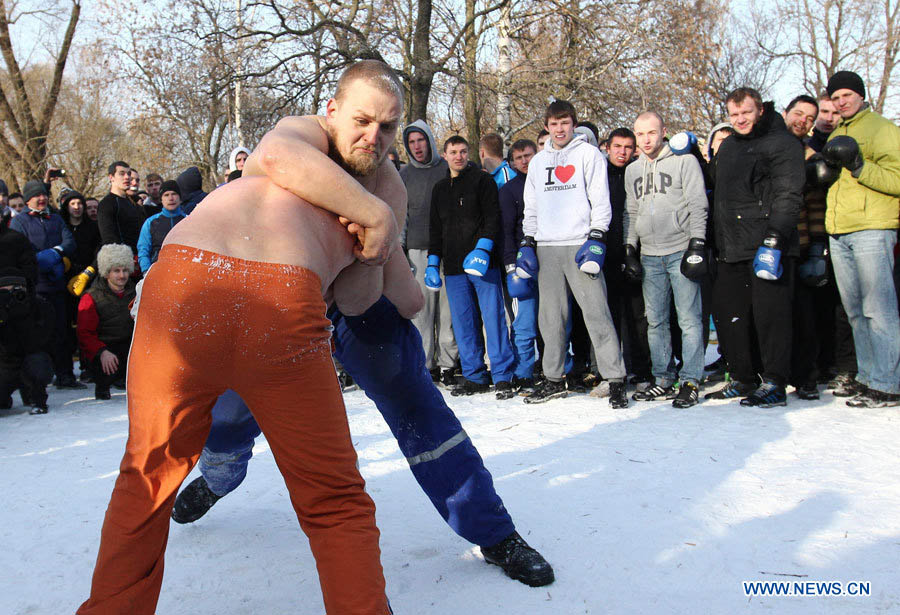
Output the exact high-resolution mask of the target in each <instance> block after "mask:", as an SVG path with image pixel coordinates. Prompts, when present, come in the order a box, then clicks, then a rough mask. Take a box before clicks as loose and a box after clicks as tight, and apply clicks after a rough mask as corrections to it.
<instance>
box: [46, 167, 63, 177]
mask: <svg viewBox="0 0 900 615" xmlns="http://www.w3.org/2000/svg"><path fill="white" fill-rule="evenodd" d="M65 176H66V170H65V169H52V170H51V171H50V173H48V174H47V177H48V178H50V179H53V178H55V177H65Z"/></svg>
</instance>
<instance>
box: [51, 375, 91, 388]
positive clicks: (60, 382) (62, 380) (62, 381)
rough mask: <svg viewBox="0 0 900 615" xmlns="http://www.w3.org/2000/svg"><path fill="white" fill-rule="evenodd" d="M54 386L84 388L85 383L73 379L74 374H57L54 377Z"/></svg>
mask: <svg viewBox="0 0 900 615" xmlns="http://www.w3.org/2000/svg"><path fill="white" fill-rule="evenodd" d="M56 388H57V389H86V388H87V385H86V384H82V383H81V382H78V381H77V380H75V376H73V375H66V376H57V377H56Z"/></svg>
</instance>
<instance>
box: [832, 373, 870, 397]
mask: <svg viewBox="0 0 900 615" xmlns="http://www.w3.org/2000/svg"><path fill="white" fill-rule="evenodd" d="M832 383H833V384H834V386H831V385H832ZM826 388H831V393H832V395H834V396H835V397H854V396H856V395H859V394H860V393H864V392H865V390H866V387H864V386H863V385H862V383H861V382H859V381H858V380H857V379H856V378H854V377H853V376H851V375H850V374H838V375H837V376H835V377H834V380H832V381H831V382H829V383H828V387H826Z"/></svg>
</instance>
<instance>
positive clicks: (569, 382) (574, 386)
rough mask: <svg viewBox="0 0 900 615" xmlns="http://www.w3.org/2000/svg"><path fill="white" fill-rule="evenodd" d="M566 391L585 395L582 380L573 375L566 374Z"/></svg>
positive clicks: (585, 389) (585, 391)
mask: <svg viewBox="0 0 900 615" xmlns="http://www.w3.org/2000/svg"><path fill="white" fill-rule="evenodd" d="M566 389H567V390H568V391H569V393H587V392H588V390H587V387H585V386H584V382H583V381H582V379H581V378H580V377H578V376H576V375H575V374H566Z"/></svg>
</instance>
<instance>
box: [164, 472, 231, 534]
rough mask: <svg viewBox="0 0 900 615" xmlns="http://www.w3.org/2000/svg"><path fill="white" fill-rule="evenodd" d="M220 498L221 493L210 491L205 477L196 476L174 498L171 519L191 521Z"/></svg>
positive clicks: (200, 515)
mask: <svg viewBox="0 0 900 615" xmlns="http://www.w3.org/2000/svg"><path fill="white" fill-rule="evenodd" d="M221 499H222V496H221V495H216V494H215V493H213V492H212V490H211V489H210V488H209V485H208V484H207V483H206V479H205V478H203V477H202V476H200V477H197V478H195V479H194V480H193V481H192V482H191V484H190V485H188V486H187V487H185V488H184V489H182V490H181V493H179V494H178V497H177V498H175V506H174V507H172V520H173V521H174V522H175V523H193V522H194V521H196V520H197V519H199V518H200V517H202V516H203V515H205V514H206V513H207V512H208V511H209V509H210V508H212V507H213V504H215V503H216V502H218V501H219V500H221Z"/></svg>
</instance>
